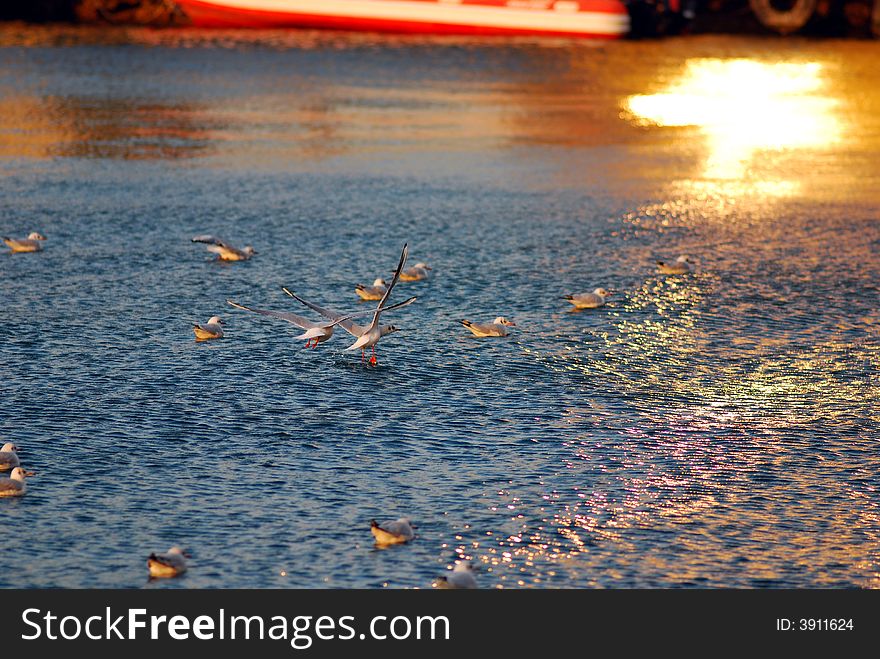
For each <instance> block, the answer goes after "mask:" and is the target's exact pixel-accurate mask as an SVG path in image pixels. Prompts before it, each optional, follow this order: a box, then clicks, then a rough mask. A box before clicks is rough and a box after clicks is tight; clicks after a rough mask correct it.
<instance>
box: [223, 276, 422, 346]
mask: <svg viewBox="0 0 880 659" xmlns="http://www.w3.org/2000/svg"><path fill="white" fill-rule="evenodd" d="M285 292H287V294H288V295H293V294H292V293H290V292H289V291H287V289H285ZM293 297H296V296H293ZM297 299H299V298H297ZM412 299H413V300H414V299H415V298H412ZM410 301H411V300H410ZM410 301H408V302H406V303H405V304H409V302H410ZM226 303H227V304H231V305H232V306H233V307H235V308H236V309H244V310H245V311H251V312H253V313H258V314H260V315H263V316H269V317H270V318H278V319H280V320H284V321H287V322H288V323H290V324H291V325H295V326H296V327H299V328H300V329H304V330H306V331H305V332H304V333H302V334H299V335H297V336H295V337H293V338H294V339H305V341H306V348H317V347H318V344H319V343H324V341H326V340H327V339H329V338H330V337H331V336H333V328H334V327H335V326H336V324H337V323H336V322H334V321H331V320H328V321H325V322H323V323H315V322H313V321H311V320H309V319H308V318H304V317H303V316H300V315H298V314H295V313H289V312H287V311H270V310H267V309H252V308H250V307H246V306H244V305H243V304H238V303H237V302H233V301H232V300H226ZM405 304H395V305H394V307H401V306H405ZM394 307H389V308H394ZM334 313H335V312H334ZM371 313H374V311H373V309H367V310H364V311H356V312H354V313H352V314H350V315H349V316H343V315H342V314H337V317H338V318H353V317H356V316H365V315H367V314H371Z"/></svg>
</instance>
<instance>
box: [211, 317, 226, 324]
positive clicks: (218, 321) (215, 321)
mask: <svg viewBox="0 0 880 659" xmlns="http://www.w3.org/2000/svg"><path fill="white" fill-rule="evenodd" d="M225 324H226V323H224V322H223V321H222V320H220V316H211V318H209V319H208V325H225Z"/></svg>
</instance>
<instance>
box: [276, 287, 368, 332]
mask: <svg viewBox="0 0 880 659" xmlns="http://www.w3.org/2000/svg"><path fill="white" fill-rule="evenodd" d="M281 290H283V291H284V292H285V293H287V294H288V295H289V296H290V297H292V298H293V299H294V300H297V301H298V302H301V303H302V304H304V305H306V306H307V307H308V308H309V309H311V310H312V311H315V312H317V313H319V314H321V315H322V316H324V318H326V319H327V320H332V321H333V324H334V325H339V326H340V327H342V329H344V330H345V331H346V332H348V333H349V334H351V335H352V336H356V337H360V336H361V335H363V333H364V332H365V331H366V329H365V328H363V327H361V326H360V325H357V324H355V323H353V322H352V321H351V317H350V316H346V315H344V314H341V313H338V312H336V311H332V310H331V309H325V308H324V307H319V306H318V305H317V304H314V303H312V302H309V301H308V300H303V299H302V298H301V297H299V296H298V295H297V294H296V293H293V292H292V291H290V290H288V289H286V288H282V289H281ZM365 313H370V312H369V311H367V312H365ZM357 315H363V314H357Z"/></svg>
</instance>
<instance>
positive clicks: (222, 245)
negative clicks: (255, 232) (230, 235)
mask: <svg viewBox="0 0 880 659" xmlns="http://www.w3.org/2000/svg"><path fill="white" fill-rule="evenodd" d="M192 241H193V242H194V243H207V244H208V251H209V252H213V253H214V254H216V255H217V258H219V259H220V260H221V261H247V260H248V259H249V258H251V257H252V256H253V255H254V254H256V253H257V252H256V250H255V249H254V248H253V247H251V246H250V245H247V246H246V247H245V248H244V249H238V247H233V246H232V245H230V244H229V243H227V242H226V241H224V240H220V239H219V238H216V237H214V236H196V237H194V238H193V239H192Z"/></svg>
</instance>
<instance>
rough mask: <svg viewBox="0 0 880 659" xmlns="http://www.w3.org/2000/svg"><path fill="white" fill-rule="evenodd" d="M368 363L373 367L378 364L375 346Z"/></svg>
mask: <svg viewBox="0 0 880 659" xmlns="http://www.w3.org/2000/svg"><path fill="white" fill-rule="evenodd" d="M370 363H371V364H372V365H373V366H375V365H376V364H378V363H379V360H378V359H376V346H373V356H372V357H370Z"/></svg>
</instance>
